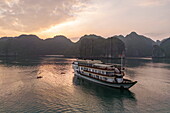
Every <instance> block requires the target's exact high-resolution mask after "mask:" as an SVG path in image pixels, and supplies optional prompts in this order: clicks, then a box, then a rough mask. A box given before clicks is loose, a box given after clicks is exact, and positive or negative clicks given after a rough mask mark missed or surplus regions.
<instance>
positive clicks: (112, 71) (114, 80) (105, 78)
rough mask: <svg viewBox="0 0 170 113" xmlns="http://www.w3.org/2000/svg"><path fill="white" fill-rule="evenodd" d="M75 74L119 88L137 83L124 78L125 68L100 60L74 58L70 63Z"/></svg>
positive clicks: (129, 86)
mask: <svg viewBox="0 0 170 113" xmlns="http://www.w3.org/2000/svg"><path fill="white" fill-rule="evenodd" d="M72 66H73V69H74V73H75V75H76V76H78V77H81V78H84V79H87V80H89V81H92V82H95V83H98V84H101V85H105V86H109V87H113V88H121V89H129V88H131V87H132V86H133V85H135V84H136V83H137V81H132V80H129V79H125V78H124V76H125V69H124V68H123V67H122V66H121V65H117V64H105V63H103V62H101V61H100V60H76V61H74V62H73V63H72Z"/></svg>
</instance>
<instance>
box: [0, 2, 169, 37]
mask: <svg viewBox="0 0 170 113" xmlns="http://www.w3.org/2000/svg"><path fill="white" fill-rule="evenodd" d="M131 31H136V32H137V33H138V34H142V35H145V36H147V37H150V38H152V39H153V40H157V39H159V40H162V39H164V38H168V37H170V0H0V37H3V36H18V35H20V34H35V35H37V36H39V37H40V38H50V37H53V36H55V35H65V36H66V37H68V38H70V39H72V40H77V39H78V38H80V37H81V36H83V35H85V34H97V35H101V36H103V37H110V36H113V35H120V34H122V35H127V34H129V33H130V32H131Z"/></svg>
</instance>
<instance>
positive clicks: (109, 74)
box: [106, 72, 114, 76]
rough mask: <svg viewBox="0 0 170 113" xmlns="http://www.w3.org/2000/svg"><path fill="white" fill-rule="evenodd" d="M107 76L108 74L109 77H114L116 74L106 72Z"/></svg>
mask: <svg viewBox="0 0 170 113" xmlns="http://www.w3.org/2000/svg"><path fill="white" fill-rule="evenodd" d="M106 74H107V75H108V76H112V75H114V72H106Z"/></svg>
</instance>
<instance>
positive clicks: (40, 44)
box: [0, 32, 170, 58]
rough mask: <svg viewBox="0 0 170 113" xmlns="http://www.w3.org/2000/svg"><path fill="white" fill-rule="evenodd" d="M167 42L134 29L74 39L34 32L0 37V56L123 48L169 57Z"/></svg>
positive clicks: (132, 53)
mask: <svg viewBox="0 0 170 113" xmlns="http://www.w3.org/2000/svg"><path fill="white" fill-rule="evenodd" d="M155 45H156V46H155ZM169 45H170V38H167V39H165V40H163V41H157V42H155V41H153V40H152V39H150V38H148V37H145V36H143V35H139V34H137V33H136V32H131V33H130V34H128V35H127V36H123V35H119V36H113V37H109V38H104V37H101V36H97V35H95V34H90V35H84V36H82V37H81V38H80V39H79V40H78V41H77V42H75V43H74V42H72V41H71V40H70V39H69V38H67V37H65V36H63V35H58V36H55V37H53V38H48V39H41V38H39V37H38V36H36V35H25V34H24V35H20V36H18V37H2V38H0V56H32V55H33V56H37V55H38V56H39V55H65V56H68V57H81V58H117V57H120V55H121V54H122V53H123V51H125V54H126V56H128V57H151V56H153V57H160V56H161V57H169V56H170V54H169V50H170V47H169ZM164 54H165V55H164Z"/></svg>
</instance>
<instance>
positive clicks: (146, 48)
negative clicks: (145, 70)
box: [118, 32, 155, 57]
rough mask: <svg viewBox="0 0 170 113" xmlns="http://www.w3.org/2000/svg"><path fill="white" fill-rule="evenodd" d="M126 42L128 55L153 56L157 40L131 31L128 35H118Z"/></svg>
mask: <svg viewBox="0 0 170 113" xmlns="http://www.w3.org/2000/svg"><path fill="white" fill-rule="evenodd" d="M118 38H119V39H121V40H122V41H123V42H124V43H125V47H126V56H128V57H149V56H152V50H153V45H155V42H154V41H153V40H152V39H150V38H147V37H145V36H143V35H138V34H137V33H136V32H131V33H130V34H128V35H127V36H126V37H123V36H121V35H120V36H118Z"/></svg>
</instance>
